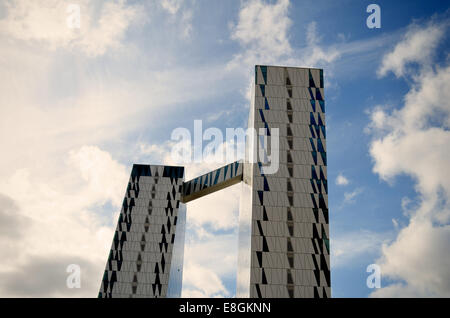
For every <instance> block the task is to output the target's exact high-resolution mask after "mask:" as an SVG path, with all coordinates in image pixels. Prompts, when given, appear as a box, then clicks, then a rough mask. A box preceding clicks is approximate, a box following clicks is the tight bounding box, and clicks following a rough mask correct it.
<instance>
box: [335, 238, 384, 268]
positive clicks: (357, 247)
mask: <svg viewBox="0 0 450 318" xmlns="http://www.w3.org/2000/svg"><path fill="white" fill-rule="evenodd" d="M391 239H392V235H391V234H390V233H376V232H372V231H368V230H360V231H355V232H349V233H345V234H342V235H339V234H338V235H335V236H334V237H333V240H332V242H331V244H332V245H331V262H332V266H333V268H338V267H344V266H350V264H351V263H354V262H355V261H357V260H360V259H361V258H362V257H363V256H364V255H367V256H374V257H377V256H379V255H380V252H381V245H382V244H383V243H385V242H388V241H390V240H391ZM367 265H369V264H367Z"/></svg>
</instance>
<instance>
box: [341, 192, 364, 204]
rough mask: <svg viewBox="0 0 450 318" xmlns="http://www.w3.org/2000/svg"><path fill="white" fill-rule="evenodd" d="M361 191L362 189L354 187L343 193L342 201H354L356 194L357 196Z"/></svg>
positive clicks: (349, 202) (346, 202)
mask: <svg viewBox="0 0 450 318" xmlns="http://www.w3.org/2000/svg"><path fill="white" fill-rule="evenodd" d="M361 193H362V189H361V188H356V189H354V190H353V191H352V192H345V193H344V202H343V203H344V204H351V203H355V198H356V196H358V195H359V194H361Z"/></svg>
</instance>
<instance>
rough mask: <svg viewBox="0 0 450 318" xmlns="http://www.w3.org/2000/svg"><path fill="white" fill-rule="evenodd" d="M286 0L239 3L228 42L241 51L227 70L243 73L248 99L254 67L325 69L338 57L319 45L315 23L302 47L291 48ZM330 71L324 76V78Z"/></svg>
mask: <svg viewBox="0 0 450 318" xmlns="http://www.w3.org/2000/svg"><path fill="white" fill-rule="evenodd" d="M289 7H290V2H289V0H278V1H277V2H274V3H268V2H266V1H263V0H251V1H246V2H242V5H241V9H240V11H239V17H238V21H237V23H232V24H231V36H230V37H231V39H232V40H235V41H237V42H238V43H239V44H240V46H241V50H240V51H239V52H238V53H236V54H234V55H233V58H232V59H231V60H230V61H229V62H228V64H227V70H233V71H235V72H236V71H239V72H243V73H244V74H245V76H246V78H247V83H248V84H247V89H246V90H245V92H243V93H244V94H245V96H246V97H247V100H250V97H251V96H250V95H251V90H250V88H251V83H252V82H253V81H252V79H253V73H252V72H253V68H254V66H255V65H287V66H289V65H292V66H297V67H298V66H301V67H323V66H329V65H330V64H331V63H332V62H334V61H335V60H337V58H338V57H339V56H340V54H339V52H338V51H337V50H336V49H334V48H324V47H323V46H321V45H320V36H319V35H318V32H317V24H316V22H314V21H313V22H311V23H310V24H309V25H308V27H307V32H306V40H307V41H306V42H307V45H306V46H305V47H301V48H296V47H293V46H292V44H291V42H290V39H289V31H290V28H291V26H292V24H293V23H292V20H291V18H290V17H289ZM330 75H331V72H329V73H328V76H330Z"/></svg>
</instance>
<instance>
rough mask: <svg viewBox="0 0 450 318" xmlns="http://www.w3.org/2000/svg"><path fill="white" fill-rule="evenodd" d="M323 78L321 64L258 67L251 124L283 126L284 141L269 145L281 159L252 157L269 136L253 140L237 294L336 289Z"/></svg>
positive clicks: (316, 293)
mask: <svg viewBox="0 0 450 318" xmlns="http://www.w3.org/2000/svg"><path fill="white" fill-rule="evenodd" d="M323 86H324V85H323V70H321V69H308V68H293V67H278V66H256V67H255V85H254V90H253V99H252V104H251V108H250V116H249V127H254V128H255V129H257V130H259V129H260V128H263V129H266V133H267V135H268V139H269V138H270V137H269V136H271V135H273V134H274V132H275V130H278V134H279V144H278V145H276V144H273V143H270V142H268V141H266V145H264V147H265V148H266V151H267V153H268V154H270V153H271V154H272V156H271V157H272V158H271V159H272V161H273V160H274V158H276V155H277V152H278V156H279V167H278V170H277V171H276V172H275V173H265V172H264V171H263V168H264V166H265V164H264V162H263V158H261V157H260V156H258V158H257V159H256V161H257V162H256V163H252V161H251V160H249V157H251V155H249V154H250V153H251V152H252V149H254V144H255V143H256V144H258V145H260V144H261V143H262V142H264V141H263V139H262V138H261V137H260V136H258V138H257V139H256V140H253V141H252V140H250V141H247V144H246V146H247V158H246V161H245V168H244V176H243V181H244V182H243V185H242V187H243V189H242V196H241V208H240V209H241V210H240V231H239V260H238V263H239V265H238V266H239V269H238V277H237V297H263V298H270V297H286V298H287V297H295V298H297V297H301V298H303V297H308V298H310V297H330V296H331V290H330V256H329V252H330V247H329V225H328V221H329V219H328V187H327V157H326V142H325V140H326V132H325V101H324V98H323V96H324V90H323ZM269 141H270V140H269ZM272 164H273V162H272Z"/></svg>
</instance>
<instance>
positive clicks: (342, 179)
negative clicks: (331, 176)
mask: <svg viewBox="0 0 450 318" xmlns="http://www.w3.org/2000/svg"><path fill="white" fill-rule="evenodd" d="M349 182H350V181H348V179H347V178H346V177H345V176H344V175H343V174H342V173H339V174H338V176H337V177H336V184H337V185H340V186H346V185H347V184H349Z"/></svg>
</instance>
